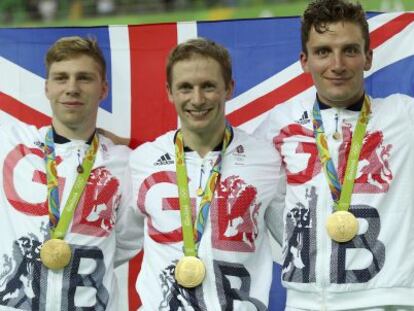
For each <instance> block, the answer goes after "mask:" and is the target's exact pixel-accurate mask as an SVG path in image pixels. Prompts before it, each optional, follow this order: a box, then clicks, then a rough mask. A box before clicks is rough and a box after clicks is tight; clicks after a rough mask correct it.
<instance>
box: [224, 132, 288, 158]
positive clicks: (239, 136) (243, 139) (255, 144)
mask: <svg viewBox="0 0 414 311" xmlns="http://www.w3.org/2000/svg"><path fill="white" fill-rule="evenodd" d="M230 147H231V148H230V150H229V151H230V152H232V154H233V155H238V154H240V153H245V154H246V156H249V157H250V158H251V159H254V162H258V163H263V164H266V165H272V163H274V164H279V163H280V156H279V153H277V152H276V150H275V149H274V148H273V146H272V143H271V141H269V140H266V139H265V138H262V137H257V136H254V135H252V134H248V133H247V132H245V131H244V130H242V129H239V128H234V138H233V142H232V144H231V146H230Z"/></svg>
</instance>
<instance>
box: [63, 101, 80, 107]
mask: <svg viewBox="0 0 414 311" xmlns="http://www.w3.org/2000/svg"><path fill="white" fill-rule="evenodd" d="M61 104H62V105H63V106H65V107H67V108H77V107H81V106H83V103H81V102H79V101H67V102H61Z"/></svg>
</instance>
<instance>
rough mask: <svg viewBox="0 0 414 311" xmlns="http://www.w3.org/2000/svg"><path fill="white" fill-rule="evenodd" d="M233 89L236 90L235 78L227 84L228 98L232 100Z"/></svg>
mask: <svg viewBox="0 0 414 311" xmlns="http://www.w3.org/2000/svg"><path fill="white" fill-rule="evenodd" d="M233 91H234V80H233V79H232V80H231V81H230V82H229V84H228V85H227V90H226V100H230V99H231V98H232V97H233Z"/></svg>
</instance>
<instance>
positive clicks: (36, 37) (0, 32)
mask: <svg viewBox="0 0 414 311" xmlns="http://www.w3.org/2000/svg"><path fill="white" fill-rule="evenodd" d="M66 36H82V37H92V38H96V39H97V41H98V43H99V46H100V47H101V48H102V52H103V53H104V57H105V60H106V64H107V79H108V82H109V85H111V84H112V83H111V80H112V69H111V52H110V44H109V33H108V27H106V26H105V27H94V28H86V27H85V28H80V27H62V28H20V29H14V28H3V29H0V56H2V57H4V58H6V59H8V60H9V61H11V62H13V63H15V64H16V65H19V66H20V67H22V68H24V69H27V70H29V71H31V72H32V73H34V74H36V75H38V76H40V77H42V78H46V70H45V61H44V58H45V55H46V52H47V50H48V49H49V47H50V46H51V45H52V44H53V43H54V42H55V41H56V40H57V39H59V38H61V37H66ZM110 89H111V88H110ZM39 92H43V89H42V90H39ZM111 97H112V96H111V91H110V93H109V95H108V98H107V99H106V100H105V101H103V102H102V103H101V108H103V109H105V110H107V111H109V112H111V111H112V105H111Z"/></svg>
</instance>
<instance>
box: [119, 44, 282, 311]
mask: <svg viewBox="0 0 414 311" xmlns="http://www.w3.org/2000/svg"><path fill="white" fill-rule="evenodd" d="M233 88H234V82H233V80H232V68H231V60H230V55H229V53H228V51H227V50H226V49H225V48H224V47H222V46H221V45H219V44H217V43H215V42H213V41H210V40H207V39H202V38H198V39H192V40H189V41H186V42H183V43H181V44H179V45H178V46H177V47H176V48H174V49H173V50H172V51H171V53H170V55H169V58H168V61H167V93H168V97H169V99H170V101H171V102H172V103H173V104H174V106H175V109H176V111H177V113H178V116H179V120H180V129H178V130H177V131H171V132H168V133H166V134H164V135H162V136H160V137H159V138H157V139H156V140H155V141H154V142H151V143H146V144H143V145H141V146H140V147H138V148H137V149H136V150H134V151H133V152H132V154H131V160H130V167H131V175H132V181H131V183H132V186H133V202H134V205H135V206H134V208H135V211H136V213H137V215H139V218H140V219H142V220H143V221H144V222H145V227H144V228H145V231H144V232H143V235H141V236H137V237H136V240H137V242H139V241H142V240H143V249H144V258H143V263H142V268H141V271H140V274H139V276H138V281H137V291H138V293H139V295H140V298H141V301H142V308H143V309H144V310H214V311H215V310H267V307H268V301H269V291H270V285H271V281H272V265H273V261H272V255H271V249H270V248H271V246H270V243H269V240H268V233H267V228H268V227H271V228H272V229H274V231H277V229H281V226H278V225H277V221H278V220H279V219H280V218H277V217H273V215H274V214H277V207H280V202H278V201H277V195H276V194H278V193H282V192H283V186H284V180H283V178H284V176H283V175H282V174H281V169H280V159H279V157H278V155H277V153H276V152H274V150H272V148H271V145H270V144H266V143H265V142H263V141H261V140H259V139H256V138H253V137H251V136H249V135H247V134H246V133H244V132H243V131H242V130H240V129H237V128H233V127H232V126H231V125H230V124H229V123H228V122H226V118H225V103H226V101H227V100H229V99H230V98H231V95H232V92H233ZM281 196H282V195H281ZM270 222H272V224H270ZM130 226H133V225H132V223H131V224H130ZM137 226H139V224H137ZM123 227H124V226H123Z"/></svg>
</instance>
